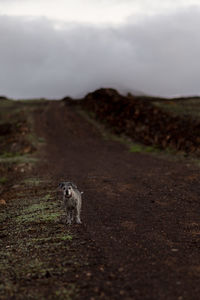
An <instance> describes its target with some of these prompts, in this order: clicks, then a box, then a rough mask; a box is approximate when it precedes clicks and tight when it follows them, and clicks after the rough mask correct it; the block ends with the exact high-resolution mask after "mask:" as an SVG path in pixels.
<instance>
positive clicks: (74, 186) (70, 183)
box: [68, 182, 77, 189]
mask: <svg viewBox="0 0 200 300" xmlns="http://www.w3.org/2000/svg"><path fill="white" fill-rule="evenodd" d="M68 184H69V185H71V186H72V187H73V188H74V189H77V186H76V185H75V184H74V183H73V182H68Z"/></svg>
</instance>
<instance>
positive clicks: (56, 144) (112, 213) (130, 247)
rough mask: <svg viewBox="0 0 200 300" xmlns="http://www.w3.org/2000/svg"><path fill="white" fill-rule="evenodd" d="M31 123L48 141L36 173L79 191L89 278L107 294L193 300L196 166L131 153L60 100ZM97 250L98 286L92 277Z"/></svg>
mask: <svg viewBox="0 0 200 300" xmlns="http://www.w3.org/2000/svg"><path fill="white" fill-rule="evenodd" d="M35 121H36V122H35V123H36V131H37V133H38V135H39V136H43V137H44V138H45V139H46V142H47V145H46V148H45V149H44V151H43V154H42V155H43V158H45V160H44V161H43V163H42V164H41V166H40V172H41V174H44V176H49V177H50V178H52V179H53V181H54V183H55V186H56V184H57V183H59V181H62V180H69V181H73V182H74V183H76V184H77V185H78V187H79V189H81V190H83V191H84V196H83V210H82V221H83V225H82V226H81V227H79V229H77V234H79V235H81V234H83V235H84V236H86V237H88V240H89V239H90V240H93V241H94V243H95V245H96V266H94V268H95V270H96V271H95V278H93V280H94V281H95V282H96V284H97V285H98V283H99V286H100V285H101V286H102V285H107V288H106V291H104V292H105V293H107V295H106V294H105V295H104V297H105V298H106V297H108V298H109V297H111V299H118V298H119V299H120V298H121V299H179V300H181V299H197V298H198V295H199V292H200V284H199V283H200V280H199V275H200V263H199V255H200V253H199V250H200V239H199V232H200V223H199V211H200V207H199V206H200V204H199V194H200V193H199V192H200V189H199V177H200V176H199V169H198V168H197V167H196V166H193V165H189V164H188V165H187V164H186V163H183V162H176V161H167V160H166V159H161V158H159V157H155V156H152V155H144V154H141V153H134V154H133V153H130V152H129V151H128V149H127V148H126V147H125V146H124V145H122V144H120V143H118V142H114V141H108V140H104V139H103V138H102V136H101V134H100V132H99V131H98V130H97V129H96V128H95V127H94V126H92V125H91V124H90V123H89V122H88V121H86V120H85V119H84V118H83V117H81V116H80V114H78V113H77V109H76V108H75V107H73V106H68V105H64V104H63V103H61V102H60V103H58V102H50V103H49V104H48V106H47V107H46V109H45V110H40V109H39V110H38V111H37V113H36V114H35ZM102 253H103V257H104V262H103V266H102V269H103V271H104V282H103V283H102V276H100V275H99V274H98V272H97V269H98V268H97V266H98V264H99V261H98V259H99V256H100V255H102ZM101 263H102V262H101ZM91 268H92V267H91ZM109 293H110V295H109Z"/></svg>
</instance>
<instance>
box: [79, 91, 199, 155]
mask: <svg viewBox="0 0 200 300" xmlns="http://www.w3.org/2000/svg"><path fill="white" fill-rule="evenodd" d="M151 100H153V98H149V97H143V96H132V95H128V96H127V97H125V96H122V95H120V94H119V93H118V92H117V91H116V90H113V89H99V90H97V91H95V92H93V93H90V94H88V95H87V96H86V97H85V98H84V99H83V100H82V101H81V105H82V107H83V108H84V109H86V110H88V111H90V112H94V113H95V116H96V118H97V119H98V120H100V121H102V122H104V123H105V124H106V125H108V126H109V127H111V128H112V129H113V130H114V132H115V133H118V134H126V135H127V136H129V137H131V138H132V139H133V140H134V141H136V142H139V143H143V144H145V145H153V146H157V147H158V148H160V149H163V148H172V149H176V150H177V151H184V152H185V153H195V154H197V155H199V156H200V135H199V132H200V122H199V121H198V120H193V119H191V118H186V117H184V116H183V117H180V116H174V115H173V114H171V113H168V112H166V111H164V110H162V109H161V108H159V107H156V106H155V105H154V104H153V102H152V101H151ZM154 100H157V101H159V99H154ZM160 101H162V99H160Z"/></svg>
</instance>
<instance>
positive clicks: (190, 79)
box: [0, 8, 200, 98]
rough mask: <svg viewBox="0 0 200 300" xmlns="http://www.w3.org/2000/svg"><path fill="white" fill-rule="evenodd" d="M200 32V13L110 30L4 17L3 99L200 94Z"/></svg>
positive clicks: (0, 29) (0, 22)
mask: <svg viewBox="0 0 200 300" xmlns="http://www.w3.org/2000/svg"><path fill="white" fill-rule="evenodd" d="M199 28H200V10H199V9H198V8H191V9H187V10H181V11H179V12H176V13H174V14H171V15H159V16H154V17H148V18H144V19H141V21H140V22H139V21H138V22H134V19H132V18H131V17H129V19H128V20H127V22H126V23H124V24H123V25H119V26H110V27H108V26H107V27H106V26H99V27H98V26H94V25H87V24H85V25H83V24H74V23H61V22H60V23H58V22H53V21H50V20H48V19H46V18H41V17H38V18H30V17H14V16H12V17H9V16H0V36H1V46H0V95H2V94H3V95H7V96H9V97H13V98H32V97H48V98H61V97H63V96H65V95H69V96H72V97H79V96H83V95H84V94H86V93H87V92H89V91H91V90H94V89H96V88H99V87H103V86H106V87H108V86H109V87H114V88H119V89H120V88H123V89H126V90H127V91H129V90H130V91H131V90H140V91H142V92H144V93H146V94H153V95H161V96H174V95H189V94H192V95H195V94H200V85H199V78H200V66H199V64H200V63H199V53H200V37H199Z"/></svg>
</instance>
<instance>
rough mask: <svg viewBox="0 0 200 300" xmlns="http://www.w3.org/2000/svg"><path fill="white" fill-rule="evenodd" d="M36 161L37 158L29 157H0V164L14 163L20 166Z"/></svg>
mask: <svg viewBox="0 0 200 300" xmlns="http://www.w3.org/2000/svg"><path fill="white" fill-rule="evenodd" d="M37 161H38V159H37V158H35V157H32V156H30V155H19V154H17V155H11V156H9V155H6V156H5V155H3V156H2V155H0V163H3V164H13V163H16V164H20V163H31V164H34V163H36V162H37Z"/></svg>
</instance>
